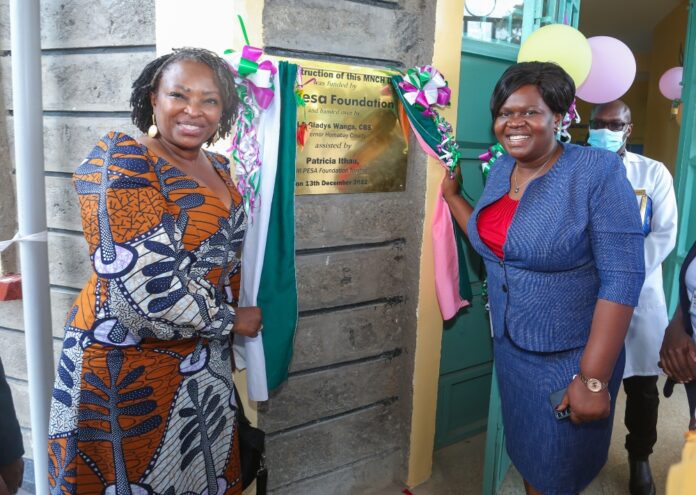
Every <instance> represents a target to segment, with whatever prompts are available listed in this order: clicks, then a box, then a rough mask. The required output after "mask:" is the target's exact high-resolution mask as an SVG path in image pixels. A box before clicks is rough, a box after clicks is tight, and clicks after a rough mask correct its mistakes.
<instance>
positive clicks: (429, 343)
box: [407, 0, 464, 486]
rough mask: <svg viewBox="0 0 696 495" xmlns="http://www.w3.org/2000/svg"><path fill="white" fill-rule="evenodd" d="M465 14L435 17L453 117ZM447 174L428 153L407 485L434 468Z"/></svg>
mask: <svg viewBox="0 0 696 495" xmlns="http://www.w3.org/2000/svg"><path fill="white" fill-rule="evenodd" d="M463 18H464V0H440V1H438V2H437V11H436V17H435V19H436V20H435V45H434V50H433V60H432V65H433V66H434V67H436V68H437V69H438V70H439V71H440V72H441V73H442V74H444V75H445V77H446V78H447V82H448V84H449V86H450V88H451V90H452V95H453V100H452V104H451V106H450V107H449V108H448V109H446V110H443V111H442V112H441V114H442V116H443V117H444V118H446V119H447V120H448V121H449V122H453V123H454V122H457V95H458V94H459V73H460V71H459V65H460V62H461V49H460V46H459V43H453V42H452V40H459V39H461V33H462V30H463ZM443 176H444V171H443V168H442V166H441V165H440V164H439V162H437V161H436V160H434V159H433V158H429V159H428V165H427V177H426V181H427V182H426V184H427V187H426V195H425V217H424V219H423V247H422V254H421V259H420V267H421V277H420V281H419V294H418V323H417V328H416V355H415V362H414V373H413V413H412V419H411V438H410V456H409V463H408V468H409V469H408V478H407V484H408V485H409V486H416V485H418V484H420V483H423V482H424V481H426V480H427V479H428V478H430V475H431V473H432V463H433V462H432V461H433V448H434V444H435V422H436V412H437V410H436V409H437V391H438V380H439V375H440V354H441V343H442V316H441V314H440V310H439V307H438V304H437V298H436V296H435V279H434V271H433V266H434V260H433V245H432V230H431V224H432V217H433V212H434V206H435V201H436V199H437V195H438V194H439V193H440V181H441V180H442V178H443Z"/></svg>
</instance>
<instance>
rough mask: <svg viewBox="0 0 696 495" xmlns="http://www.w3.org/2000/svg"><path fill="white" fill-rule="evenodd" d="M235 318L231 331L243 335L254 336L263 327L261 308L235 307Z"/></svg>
mask: <svg viewBox="0 0 696 495" xmlns="http://www.w3.org/2000/svg"><path fill="white" fill-rule="evenodd" d="M235 313H236V318H235V320H234V326H232V331H233V332H234V333H236V334H239V335H243V336H244V337H256V336H258V334H259V332H260V331H261V329H262V328H263V322H262V320H261V308H259V307H257V306H250V307H248V308H237V309H236V310H235Z"/></svg>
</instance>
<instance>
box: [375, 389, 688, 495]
mask: <svg viewBox="0 0 696 495" xmlns="http://www.w3.org/2000/svg"><path fill="white" fill-rule="evenodd" d="M663 383H664V379H661V380H660V383H659V387H660V390H662V385H663ZM625 399H626V396H625V394H624V393H623V391H622V392H621V393H620V395H619V397H618V400H617V409H616V415H615V419H614V436H613V438H612V442H611V447H610V450H609V460H608V461H607V464H606V465H605V466H604V469H603V470H602V471H601V472H600V474H599V476H597V478H596V479H595V480H594V481H593V482H592V484H590V486H589V487H587V489H586V490H585V491H583V492H582V493H583V495H624V494H626V493H628V464H627V460H626V451H625V449H624V446H623V445H624V436H625V434H626V428H625V427H624V425H623V415H624V408H625ZM659 414H660V418H659V421H658V426H657V445H655V449H654V453H653V455H652V456H651V457H650V465H651V467H652V472H653V476H654V479H655V483H656V485H657V493H658V495H661V494H664V493H665V485H666V482H667V472H668V470H669V466H670V465H672V464H674V463H676V462H679V459H680V458H681V450H682V446H683V444H684V432H685V431H686V428H687V426H688V405H687V402H686V394H685V393H684V387H681V386H678V387H675V391H674V395H673V396H672V397H670V398H669V399H665V398H662V397H661V398H660V410H659ZM485 442H486V439H485V434H482V435H478V436H476V437H474V438H471V439H469V440H466V441H464V442H461V443H458V444H455V445H452V446H449V447H446V448H444V449H441V450H438V451H437V452H435V456H434V459H433V474H432V477H431V478H430V479H429V480H428V481H427V482H425V483H423V484H422V485H420V486H417V487H415V488H412V489H411V492H412V493H413V495H480V494H481V485H482V482H483V452H484V449H485ZM402 490H403V486H399V485H397V484H394V485H392V486H390V487H388V488H387V489H384V490H381V491H379V492H377V493H376V494H374V495H398V494H401V493H402ZM694 493H696V487H695V488H694ZM521 494H524V487H523V486H522V479H521V477H520V475H519V473H517V471H515V470H514V469H510V471H509V472H508V474H507V476H506V478H505V481H504V482H503V485H502V486H501V488H500V490H499V491H498V495H521Z"/></svg>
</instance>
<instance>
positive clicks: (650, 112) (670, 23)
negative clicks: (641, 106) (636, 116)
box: [644, 0, 688, 174]
mask: <svg viewBox="0 0 696 495" xmlns="http://www.w3.org/2000/svg"><path fill="white" fill-rule="evenodd" d="M687 6H688V2H687V1H686V0H684V1H683V2H682V3H681V4H680V5H679V6H678V7H677V8H675V9H674V10H673V11H672V12H671V13H670V14H669V15H667V16H666V17H665V18H664V19H663V20H662V21H660V23H659V24H658V25H657V26H656V27H655V30H654V31H653V49H652V51H651V54H650V79H649V86H648V95H647V110H646V115H645V118H646V121H647V122H648V125H647V127H646V130H645V153H644V154H645V155H646V156H649V157H650V158H653V159H655V160H659V161H661V162H663V163H664V164H665V165H666V166H667V168H669V169H670V171H671V172H672V174H674V166H675V162H676V158H677V145H678V143H679V125H678V124H677V121H676V120H675V119H674V118H673V117H672V116H671V115H670V105H671V102H670V101H669V100H668V99H667V98H665V97H664V96H662V95H661V94H660V90H659V86H658V83H659V80H660V76H661V75H662V74H664V72H665V71H666V70H667V69H669V68H671V67H675V66H678V65H680V62H679V50H680V46H681V47H683V46H684V42H685V41H684V40H685V38H686V22H687V18H688V12H687Z"/></svg>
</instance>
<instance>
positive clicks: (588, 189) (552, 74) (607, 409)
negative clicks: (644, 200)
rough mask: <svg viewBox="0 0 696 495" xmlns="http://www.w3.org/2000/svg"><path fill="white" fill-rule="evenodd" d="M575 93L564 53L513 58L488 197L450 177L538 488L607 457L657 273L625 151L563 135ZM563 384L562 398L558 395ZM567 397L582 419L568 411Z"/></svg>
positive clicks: (451, 200)
mask: <svg viewBox="0 0 696 495" xmlns="http://www.w3.org/2000/svg"><path fill="white" fill-rule="evenodd" d="M574 96H575V86H574V84H573V81H572V79H571V78H570V77H569V76H568V75H567V74H566V73H565V72H564V71H563V69H561V68H560V67H559V66H557V65H555V64H551V63H541V62H525V63H520V64H516V65H513V66H511V67H510V68H508V70H507V71H506V72H505V73H504V74H503V75H502V76H501V78H500V80H499V81H498V83H497V84H496V87H495V89H494V91H493V95H492V97H491V104H490V108H491V115H492V117H493V130H494V133H495V136H496V138H497V139H498V141H499V142H500V143H501V144H502V145H503V147H504V148H505V150H506V151H507V154H506V155H504V156H503V157H501V158H499V159H498V161H496V163H495V165H494V166H493V167H492V168H491V170H490V173H489V175H488V180H487V183H486V187H485V189H484V191H483V194H482V196H481V198H480V199H479V201H478V203H477V204H476V206H475V207H472V206H471V205H470V204H468V203H467V202H466V201H465V200H464V199H463V198H462V197H461V196H460V194H459V184H458V181H457V180H455V179H450V178H449V177H446V178H445V179H444V181H443V184H442V186H443V195H444V198H445V200H446V201H447V203H448V205H449V207H450V211H451V212H452V215H453V216H454V218H455V219H456V221H457V223H458V224H459V225H460V226H461V227H462V229H464V230H465V231H466V232H467V235H468V237H469V240H470V242H471V244H472V246H473V247H474V249H475V250H476V251H477V252H478V253H479V254H480V255H481V256H482V257H483V259H484V262H485V265H486V270H487V273H488V291H489V302H490V307H491V318H492V320H493V331H494V356H495V362H496V370H497V373H498V381H499V385H500V395H501V400H502V413H503V422H504V426H505V433H506V439H507V450H508V453H509V454H510V458H511V459H512V461H513V463H514V464H515V466H516V467H517V469H518V470H519V472H520V473H521V474H522V476H523V478H524V480H525V488H526V490H527V493H528V494H537V493H543V494H574V493H578V492H580V491H581V490H582V489H583V488H585V487H586V486H587V485H588V484H589V483H590V482H591V481H592V479H593V478H594V477H595V476H596V475H597V473H598V472H599V470H600V469H601V468H602V466H603V465H604V463H605V462H606V458H607V452H608V448H609V441H610V438H611V426H612V416H613V406H614V398H615V397H616V392H617V390H618V387H619V384H620V382H621V375H622V372H623V364H624V354H623V341H624V336H625V334H626V331H627V329H628V324H629V322H630V320H631V315H632V313H633V307H634V306H635V305H636V304H637V302H638V296H639V294H640V289H641V286H642V284H643V278H644V267H643V234H642V230H641V224H640V215H639V211H638V205H637V201H636V198H635V194H634V192H633V189H632V188H631V185H630V184H629V182H628V180H627V179H626V173H625V171H624V167H623V164H622V163H621V160H620V158H619V157H618V155H616V153H610V152H607V151H605V150H600V149H595V148H588V147H579V146H575V145H572V144H562V143H560V142H559V141H558V140H557V139H556V136H557V134H558V130H559V128H560V125H561V121H562V118H563V116H564V114H565V113H566V112H567V111H568V109H569V107H570V105H571V103H572V102H573V98H574ZM563 389H566V390H565V391H564V392H558V391H559V390H563ZM554 392H558V393H557V394H556V396H558V397H562V398H559V399H557V400H555V401H553V404H552V403H551V401H550V396H551V395H553V394H554ZM559 401H560V402H559ZM567 407H569V408H570V415H569V418H568V419H557V415H556V412H561V411H564V410H565V409H566V408H567Z"/></svg>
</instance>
